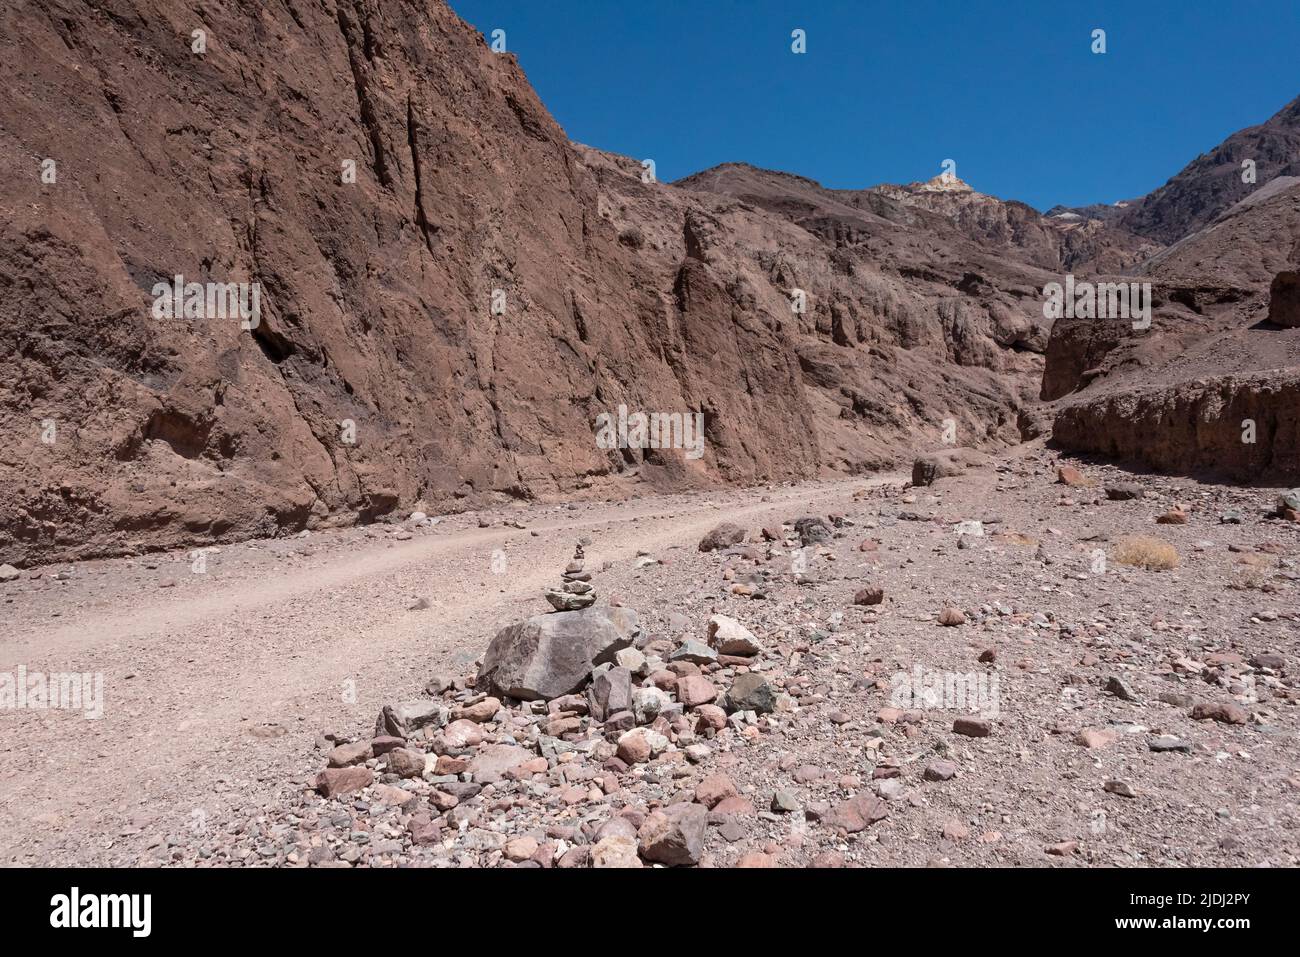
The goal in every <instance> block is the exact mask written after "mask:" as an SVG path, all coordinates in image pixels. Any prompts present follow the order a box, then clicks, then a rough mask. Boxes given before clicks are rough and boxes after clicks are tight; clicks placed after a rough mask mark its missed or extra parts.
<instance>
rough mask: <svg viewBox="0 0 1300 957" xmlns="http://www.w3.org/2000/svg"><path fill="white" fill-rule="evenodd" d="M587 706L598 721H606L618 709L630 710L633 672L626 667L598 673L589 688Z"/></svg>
mask: <svg viewBox="0 0 1300 957" xmlns="http://www.w3.org/2000/svg"><path fill="white" fill-rule="evenodd" d="M587 706H588V708H590V709H591V716H592V717H593V718H595V719H596V720H597V721H604V720H605V719H606V718H608V717H609V716H610V715H612V714H614V713H615V712H618V711H630V710H631V709H632V672H630V671H628V670H627V669H626V668H609V669H607V670H605V671H602V672H601V673H600V674H598V675H596V677H595V678H593V679H592V681H591V686H590V687H589V688H588V689H587Z"/></svg>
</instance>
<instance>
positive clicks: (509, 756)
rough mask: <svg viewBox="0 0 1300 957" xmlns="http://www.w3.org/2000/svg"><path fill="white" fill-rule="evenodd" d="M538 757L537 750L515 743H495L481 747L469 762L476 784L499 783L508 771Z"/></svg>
mask: <svg viewBox="0 0 1300 957" xmlns="http://www.w3.org/2000/svg"><path fill="white" fill-rule="evenodd" d="M535 757H537V753H536V752H535V751H529V750H528V749H527V748H521V747H519V746H518V745H514V744H493V745H489V746H488V747H485V748H483V749H481V750H480V751H479V752H478V753H477V754H476V755H474V757H473V758H472V759H471V760H470V762H469V772H470V775H471V776H472V777H473V779H474V783H475V784H497V783H499V782H500V781H503V780H505V777H506V772H508V771H512V770H514V769H515V768H517V767H519V765H521V764H524V763H526V762H528V761H531V760H532V759H533V758H535Z"/></svg>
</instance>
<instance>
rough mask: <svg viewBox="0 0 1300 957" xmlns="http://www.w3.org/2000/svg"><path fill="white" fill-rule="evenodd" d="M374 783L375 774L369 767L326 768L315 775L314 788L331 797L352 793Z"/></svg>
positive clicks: (323, 795) (322, 794)
mask: <svg viewBox="0 0 1300 957" xmlns="http://www.w3.org/2000/svg"><path fill="white" fill-rule="evenodd" d="M374 783H375V774H374V772H373V771H371V770H370V769H369V768H362V767H354V768H327V769H326V770H324V771H322V772H321V773H320V774H318V775H316V790H317V791H319V792H320V794H321V796H322V797H327V798H332V797H338V796H339V795H341V794H352V793H354V792H356V791H361V790H363V789H365V788H368V787H370V785H372V784H374Z"/></svg>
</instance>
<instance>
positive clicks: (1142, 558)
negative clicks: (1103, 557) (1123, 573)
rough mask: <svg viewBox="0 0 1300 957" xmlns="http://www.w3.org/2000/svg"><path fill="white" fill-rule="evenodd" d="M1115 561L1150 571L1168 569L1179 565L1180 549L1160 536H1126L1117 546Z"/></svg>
mask: <svg viewBox="0 0 1300 957" xmlns="http://www.w3.org/2000/svg"><path fill="white" fill-rule="evenodd" d="M1115 561H1117V562H1119V563H1120V564H1121V565H1133V566H1136V567H1137V568H1145V569H1147V570H1148V571H1167V570H1169V569H1170V568H1177V567H1178V550H1177V549H1175V548H1174V546H1172V545H1170V544H1169V543H1168V542H1165V541H1161V540H1160V539H1158V538H1148V537H1146V536H1137V537H1135V538H1125V539H1123V540H1122V541H1121V542H1120V543H1119V544H1118V545H1117V546H1116V547H1115Z"/></svg>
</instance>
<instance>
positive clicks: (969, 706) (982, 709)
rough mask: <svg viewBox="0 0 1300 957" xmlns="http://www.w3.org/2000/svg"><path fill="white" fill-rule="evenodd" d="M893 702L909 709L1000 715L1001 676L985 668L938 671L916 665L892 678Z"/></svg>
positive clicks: (891, 702) (895, 674)
mask: <svg viewBox="0 0 1300 957" xmlns="http://www.w3.org/2000/svg"><path fill="white" fill-rule="evenodd" d="M889 686H890V689H891V691H890V696H889V703H890V704H891V705H893V706H894V707H895V708H902V709H903V710H905V711H910V710H914V709H915V710H922V711H966V712H970V713H972V714H980V715H982V716H983V717H986V718H996V717H997V716H998V714H999V713H1000V711H1001V706H1000V703H999V700H1000V699H999V696H998V676H997V674H996V673H991V672H984V671H978V672H977V671H968V672H959V671H934V670H931V669H929V668H922V667H921V666H920V665H919V664H918V665H913V666H912V670H911V671H910V672H908V671H896V672H895V673H894V674H893V675H892V676H891V677H890V679H889Z"/></svg>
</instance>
